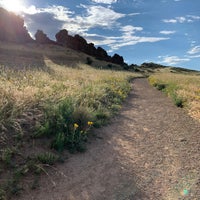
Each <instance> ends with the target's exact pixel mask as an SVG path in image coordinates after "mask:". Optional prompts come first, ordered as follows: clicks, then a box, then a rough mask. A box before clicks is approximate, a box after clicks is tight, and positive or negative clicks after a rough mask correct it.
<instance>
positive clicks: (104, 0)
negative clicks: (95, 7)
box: [92, 0, 117, 4]
mask: <svg viewBox="0 0 200 200" xmlns="http://www.w3.org/2000/svg"><path fill="white" fill-rule="evenodd" d="M92 2H95V3H103V4H113V3H116V2H117V0H92Z"/></svg>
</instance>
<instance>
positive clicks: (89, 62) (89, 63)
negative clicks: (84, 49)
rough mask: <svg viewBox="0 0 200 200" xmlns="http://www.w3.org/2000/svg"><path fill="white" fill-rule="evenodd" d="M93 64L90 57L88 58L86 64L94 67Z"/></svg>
mask: <svg viewBox="0 0 200 200" xmlns="http://www.w3.org/2000/svg"><path fill="white" fill-rule="evenodd" d="M92 63H93V60H92V59H91V58H90V57H87V58H86V64H87V65H92Z"/></svg>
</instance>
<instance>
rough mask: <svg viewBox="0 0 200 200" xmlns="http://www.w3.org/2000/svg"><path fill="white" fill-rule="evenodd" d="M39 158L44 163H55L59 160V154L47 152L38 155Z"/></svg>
mask: <svg viewBox="0 0 200 200" xmlns="http://www.w3.org/2000/svg"><path fill="white" fill-rule="evenodd" d="M37 160H38V161H39V162H41V163H42V164H49V165H53V164H54V163H55V162H56V161H57V160H58V156H57V155H55V154H53V153H50V152H45V153H41V154H39V155H37Z"/></svg>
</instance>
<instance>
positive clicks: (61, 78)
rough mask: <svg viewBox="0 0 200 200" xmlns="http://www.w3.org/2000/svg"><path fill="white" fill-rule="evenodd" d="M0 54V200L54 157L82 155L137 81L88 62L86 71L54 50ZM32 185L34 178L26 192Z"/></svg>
mask: <svg viewBox="0 0 200 200" xmlns="http://www.w3.org/2000/svg"><path fill="white" fill-rule="evenodd" d="M0 52H1V54H0V57H1V60H0V131H1V134H0V199H6V198H9V197H8V196H9V195H10V194H17V193H19V192H20V191H21V189H22V188H23V187H24V185H23V181H21V180H22V179H23V178H24V177H26V176H27V175H28V174H29V175H30V174H34V177H37V176H38V174H40V173H41V172H46V170H45V166H47V165H51V164H53V163H54V162H56V161H57V160H60V159H61V157H62V156H61V154H59V153H58V152H62V151H63V149H65V148H67V149H68V150H69V151H71V152H75V151H83V150H84V149H85V142H86V140H87V135H88V132H89V131H90V129H91V128H92V126H95V127H99V126H101V125H103V124H105V123H106V122H107V121H108V119H109V118H110V117H111V116H112V115H113V114H115V113H116V112H117V111H118V110H119V109H120V105H121V103H122V102H123V100H124V99H125V98H126V96H127V95H128V93H129V91H130V84H129V81H130V80H131V79H132V78H133V77H135V76H138V75H137V74H133V73H130V72H125V71H114V70H108V69H105V70H103V69H102V68H104V67H105V68H106V66H107V65H108V63H106V62H103V61H98V60H95V59H94V58H92V61H93V62H92V64H93V66H94V67H91V66H89V65H86V64H84V63H85V62H86V58H87V55H85V54H82V53H78V52H75V51H73V50H70V49H64V48H62V47H57V46H42V45H40V46H38V45H26V46H23V45H13V44H4V43H1V47H0ZM115 68H118V69H120V66H116V67H115ZM52 148H53V149H56V150H58V152H57V153H56V151H54V150H52ZM26 185H27V184H26ZM36 185H37V178H36V179H35V178H34V179H33V181H32V182H31V183H30V187H32V188H35V187H36Z"/></svg>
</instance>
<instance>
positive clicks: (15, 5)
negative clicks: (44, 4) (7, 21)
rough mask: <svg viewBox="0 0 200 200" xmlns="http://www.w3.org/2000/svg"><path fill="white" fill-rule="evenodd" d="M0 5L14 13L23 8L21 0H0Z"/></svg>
mask: <svg viewBox="0 0 200 200" xmlns="http://www.w3.org/2000/svg"><path fill="white" fill-rule="evenodd" d="M0 5H2V6H3V7H4V8H5V9H7V10H9V11H12V12H16V13H19V12H21V11H23V9H24V4H23V0H0Z"/></svg>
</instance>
